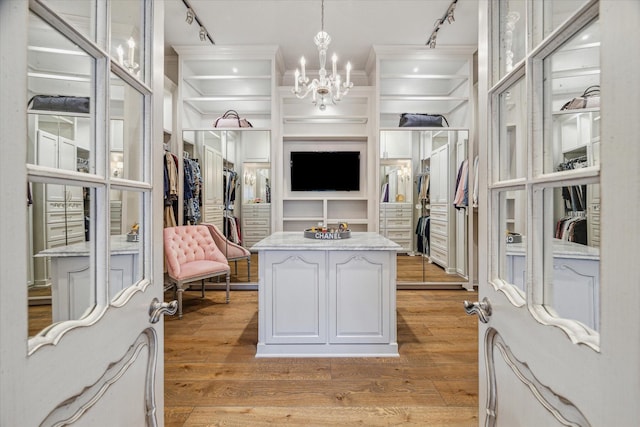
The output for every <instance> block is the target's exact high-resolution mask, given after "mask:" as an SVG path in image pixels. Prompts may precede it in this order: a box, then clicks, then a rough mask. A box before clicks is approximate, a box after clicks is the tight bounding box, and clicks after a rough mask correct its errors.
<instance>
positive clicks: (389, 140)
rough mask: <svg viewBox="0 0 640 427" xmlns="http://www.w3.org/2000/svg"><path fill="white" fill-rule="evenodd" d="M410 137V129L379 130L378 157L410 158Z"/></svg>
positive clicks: (411, 136)
mask: <svg viewBox="0 0 640 427" xmlns="http://www.w3.org/2000/svg"><path fill="white" fill-rule="evenodd" d="M412 138H413V135H412V133H411V131H399V132H389V131H388V132H380V158H381V159H410V158H411V157H412V154H413V153H412V151H411V150H412Z"/></svg>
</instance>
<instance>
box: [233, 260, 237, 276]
mask: <svg viewBox="0 0 640 427" xmlns="http://www.w3.org/2000/svg"><path fill="white" fill-rule="evenodd" d="M233 263H234V264H235V265H236V276H237V275H238V260H235V261H233Z"/></svg>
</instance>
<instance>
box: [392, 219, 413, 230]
mask: <svg viewBox="0 0 640 427" xmlns="http://www.w3.org/2000/svg"><path fill="white" fill-rule="evenodd" d="M387 228H409V229H410V228H411V218H410V217H409V218H387Z"/></svg>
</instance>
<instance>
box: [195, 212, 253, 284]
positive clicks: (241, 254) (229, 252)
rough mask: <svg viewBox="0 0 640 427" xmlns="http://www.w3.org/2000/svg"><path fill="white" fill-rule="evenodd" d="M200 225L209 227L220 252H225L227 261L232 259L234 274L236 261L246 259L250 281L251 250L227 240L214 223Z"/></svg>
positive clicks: (249, 279)
mask: <svg viewBox="0 0 640 427" xmlns="http://www.w3.org/2000/svg"><path fill="white" fill-rule="evenodd" d="M202 225H204V226H206V227H207V228H209V231H210V232H211V236H212V237H213V240H214V241H215V242H216V245H217V246H218V249H220V251H222V253H223V254H225V256H226V257H227V261H233V262H234V263H235V266H236V274H238V261H239V260H241V259H246V260H247V274H248V281H249V282H250V281H251V252H250V251H249V250H248V249H246V248H244V247H242V246H240V245H238V244H236V243H233V242H231V241H230V240H228V239H227V238H226V237H225V235H224V234H222V232H221V231H220V229H219V228H218V227H216V226H215V225H213V224H205V223H204V222H203V223H202Z"/></svg>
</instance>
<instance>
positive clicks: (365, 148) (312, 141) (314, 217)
mask: <svg viewBox="0 0 640 427" xmlns="http://www.w3.org/2000/svg"><path fill="white" fill-rule="evenodd" d="M290 77H291V76H288V77H287V76H285V79H284V83H283V84H287V83H291V85H292V84H293V81H292V80H291V78H290ZM289 80H291V82H289ZM353 80H354V85H355V87H354V88H353V89H351V91H350V92H349V94H348V95H347V96H346V97H345V98H343V99H342V100H341V101H340V102H339V103H337V104H335V105H332V104H329V105H327V108H326V110H325V111H320V110H319V109H318V107H316V106H314V105H313V104H312V102H311V100H310V99H309V98H307V99H298V98H296V97H295V96H294V95H293V94H292V93H291V86H283V87H281V88H279V90H280V93H279V98H280V114H281V117H282V123H281V124H282V126H281V128H280V132H281V134H280V135H279V136H278V139H280V140H281V141H282V143H281V144H279V145H278V146H277V147H276V148H277V150H281V151H276V152H274V157H275V158H274V161H276V159H277V161H278V162H280V161H281V162H282V163H281V164H279V165H277V166H275V167H274V170H277V171H281V176H280V178H281V179H280V182H279V183H278V187H277V188H278V189H279V191H278V192H277V195H276V194H275V193H274V197H273V198H272V200H273V201H275V202H276V203H277V204H278V205H279V206H281V209H282V210H281V211H280V214H279V215H278V217H279V218H280V219H281V221H278V222H279V224H277V225H279V226H280V227H281V228H279V229H280V230H282V231H302V230H304V229H306V228H310V227H313V226H317V225H318V224H319V223H323V224H325V225H327V226H328V227H331V226H337V224H338V223H339V222H347V223H348V224H349V228H350V229H351V230H352V231H375V226H374V224H375V221H376V215H375V209H376V206H375V203H373V201H374V200H375V199H374V198H373V196H372V195H376V194H377V191H376V189H375V187H376V186H375V184H374V182H373V181H372V180H371V179H370V177H372V176H374V170H373V168H374V167H375V156H376V154H377V153H376V151H375V147H374V144H372V143H371V141H373V135H372V123H371V121H370V120H369V118H370V117H371V115H372V112H373V109H372V104H373V89H372V88H371V87H370V86H367V84H368V80H367V79H366V76H364V74H362V75H359V74H357V73H356V74H355V75H354V76H353ZM291 151H359V152H360V190H359V191H348V192H344V191H342V192H336V191H321V192H316V191H291V181H290V166H289V159H290V153H291ZM336 172H338V173H339V171H332V170H331V169H330V168H328V170H327V173H336Z"/></svg>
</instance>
